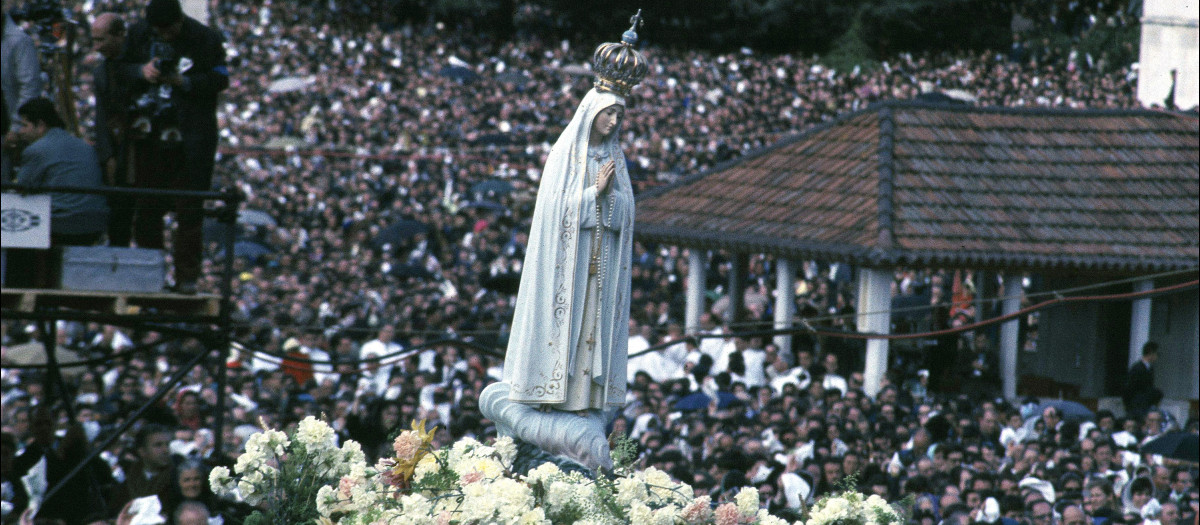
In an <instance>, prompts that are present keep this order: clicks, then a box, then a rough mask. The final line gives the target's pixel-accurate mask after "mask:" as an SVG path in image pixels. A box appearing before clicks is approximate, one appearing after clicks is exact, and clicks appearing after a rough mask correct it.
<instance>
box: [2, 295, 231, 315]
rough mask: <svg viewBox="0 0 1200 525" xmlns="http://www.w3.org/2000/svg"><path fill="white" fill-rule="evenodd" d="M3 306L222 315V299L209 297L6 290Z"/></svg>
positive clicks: (108, 311) (113, 312) (26, 310)
mask: <svg viewBox="0 0 1200 525" xmlns="http://www.w3.org/2000/svg"><path fill="white" fill-rule="evenodd" d="M3 306H4V308H8V309H16V310H18V311H21V312H32V311H34V310H35V309H37V308H70V309H72V310H81V311H90V312H101V313H110V314H117V315H150V314H153V313H162V314H173V315H196V316H216V315H217V314H218V313H219V312H220V308H221V298H220V297H219V296H216V295H209V294H203V295H181V294H173V293H163V292H152V293H143V292H102V291H83V290H56V289H28V288H25V289H23V288H5V289H3Z"/></svg>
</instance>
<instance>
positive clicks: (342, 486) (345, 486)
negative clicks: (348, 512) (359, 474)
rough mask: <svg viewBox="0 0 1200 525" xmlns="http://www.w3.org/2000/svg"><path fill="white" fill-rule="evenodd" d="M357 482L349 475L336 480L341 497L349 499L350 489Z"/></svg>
mask: <svg viewBox="0 0 1200 525" xmlns="http://www.w3.org/2000/svg"><path fill="white" fill-rule="evenodd" d="M357 484H358V483H356V482H355V481H354V480H353V479H351V478H350V476H344V477H342V479H341V480H340V481H338V492H340V493H341V495H342V497H343V498H346V499H349V498H350V489H352V488H354V486H355V485H357Z"/></svg>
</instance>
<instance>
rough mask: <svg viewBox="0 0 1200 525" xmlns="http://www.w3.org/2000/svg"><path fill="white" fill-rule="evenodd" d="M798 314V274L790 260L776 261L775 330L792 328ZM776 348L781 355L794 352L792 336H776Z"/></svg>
mask: <svg viewBox="0 0 1200 525" xmlns="http://www.w3.org/2000/svg"><path fill="white" fill-rule="evenodd" d="M795 314H796V274H795V271H794V270H793V267H792V261H790V260H788V259H782V258H781V259H776V260H775V329H776V330H779V329H783V328H789V327H791V326H792V317H793V316H795ZM775 346H778V347H779V352H780V355H783V354H790V353H791V352H792V336H790V335H782V334H780V335H777V336H775Z"/></svg>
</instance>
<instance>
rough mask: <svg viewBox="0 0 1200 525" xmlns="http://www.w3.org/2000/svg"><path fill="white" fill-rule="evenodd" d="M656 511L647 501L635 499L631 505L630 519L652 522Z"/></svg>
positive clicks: (632, 520)
mask: <svg viewBox="0 0 1200 525" xmlns="http://www.w3.org/2000/svg"><path fill="white" fill-rule="evenodd" d="M653 520H654V512H653V511H651V510H650V507H647V506H646V504H645V503H642V502H640V501H634V502H633V503H632V504H630V506H629V521H630V522H631V523H652V522H653Z"/></svg>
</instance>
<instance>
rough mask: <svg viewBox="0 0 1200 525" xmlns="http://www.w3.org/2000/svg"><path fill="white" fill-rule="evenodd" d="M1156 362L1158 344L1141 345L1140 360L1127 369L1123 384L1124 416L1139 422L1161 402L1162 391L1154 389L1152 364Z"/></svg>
mask: <svg viewBox="0 0 1200 525" xmlns="http://www.w3.org/2000/svg"><path fill="white" fill-rule="evenodd" d="M1157 361H1158V343H1155V342H1154V341H1147V342H1146V344H1145V345H1142V358H1141V359H1139V360H1138V362H1136V363H1134V364H1133V366H1131V367H1129V376H1128V377H1127V378H1126V382H1125V394H1124V396H1122V398H1123V401H1124V402H1125V415H1126V416H1128V417H1131V418H1136V419H1137V420H1139V421H1140V420H1141V419H1142V417H1143V416H1145V415H1146V412H1148V411H1149V410H1150V407H1153V406H1154V405H1157V404H1158V402H1159V401H1162V398H1163V393H1162V390H1159V389H1157V388H1154V368H1153V367H1154V363H1156V362H1157Z"/></svg>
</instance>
